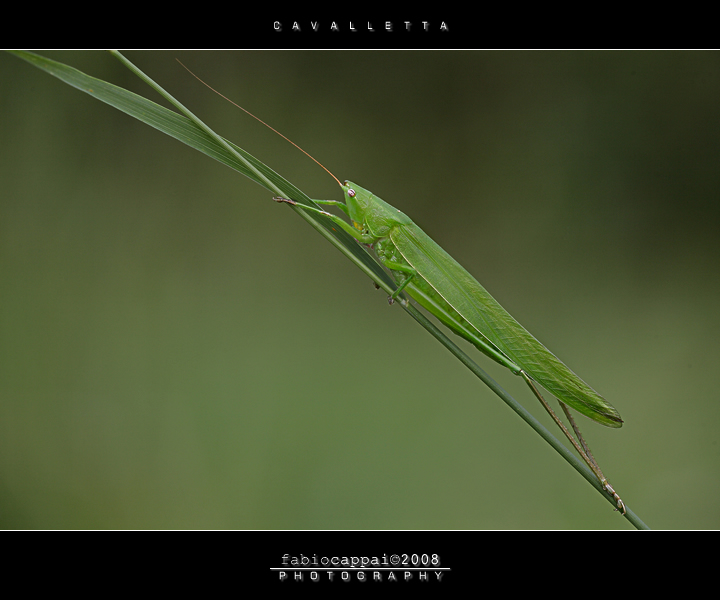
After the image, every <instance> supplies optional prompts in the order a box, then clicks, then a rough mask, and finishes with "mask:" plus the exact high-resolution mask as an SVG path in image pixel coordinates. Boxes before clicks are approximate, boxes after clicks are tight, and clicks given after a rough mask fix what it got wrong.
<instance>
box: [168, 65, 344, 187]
mask: <svg viewBox="0 0 720 600" xmlns="http://www.w3.org/2000/svg"><path fill="white" fill-rule="evenodd" d="M175 60H177V61H178V62H179V63H180V65H181V66H182V67H183V68H184V69H185V70H186V71H187V72H188V73H190V75H192V76H193V77H194V78H195V79H197V80H198V81H199V82H200V83H202V84H203V85H204V86H206V87H208V88H210V89H211V90H212V91H213V92H215V93H216V94H217V95H218V96H220V97H221V98H224V99H225V100H227V101H228V102H229V103H230V104H233V105H235V106H237V107H238V108H239V109H240V110H242V111H243V112H245V113H247V114H249V115H250V116H251V117H252V118H253V119H255V120H257V121H260V122H261V123H262V124H263V125H265V127H267V128H268V129H271V130H272V131H274V132H275V133H277V134H278V135H279V136H280V137H281V138H283V139H284V140H286V141H288V142H290V143H291V144H292V145H293V146H295V147H296V148H297V149H298V150H300V152H302V153H303V154H304V155H305V156H307V157H308V158H311V159H312V160H313V161H315V162H316V163H317V164H318V165H320V166H321V167H322V168H323V169H325V171H326V172H327V173H328V174H329V175H330V177H332V178H333V179H334V180H335V181H337V183H338V185H339V186H340V187H343V184H342V183H340V180H339V179H338V178H337V177H335V175H333V174H332V173H331V172H330V170H329V169H327V168H326V167H325V165H323V164H322V163H321V162H320V161H319V160H317V159H315V158H314V157H313V156H311V155H310V154H308V153H307V152H305V150H303V149H302V148H301V147H300V146H298V145H297V144H296V143H295V142H293V141H292V140H291V139H288V138H286V137H285V136H284V135H283V134H282V133H280V132H279V131H278V130H277V129H275V128H274V127H270V125H268V124H267V123H266V122H265V121H263V120H262V119H260V118H258V117H256V116H255V115H254V114H252V113H251V112H250V111H249V110H246V109H244V108H243V107H242V106H240V105H239V104H237V103H236V102H233V101H232V100H230V98H228V97H227V96H224V95H223V94H221V93H220V92H218V91H217V90H216V89H215V88H213V87H211V86H210V85H208V84H207V83H205V82H204V81H203V80H202V79H200V78H199V77H198V76H197V75H195V73H193V72H192V71H191V70H190V69H188V68H187V67H186V66H185V65H183V64H182V63H181V62H180V59H178V58H176V59H175Z"/></svg>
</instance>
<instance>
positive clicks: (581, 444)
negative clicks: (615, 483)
mask: <svg viewBox="0 0 720 600" xmlns="http://www.w3.org/2000/svg"><path fill="white" fill-rule="evenodd" d="M519 375H521V376H522V378H523V379H524V380H525V382H526V383H527V384H528V386H529V387H530V389H531V390H532V392H533V394H534V395H535V397H536V398H537V399H538V400H540V403H541V404H542V405H543V407H544V408H545V410H546V411H547V412H548V414H549V415H550V416H551V417H552V419H553V421H555V423H556V424H557V426H558V427H559V428H560V429H561V430H562V432H563V433H564V434H565V436H566V437H567V438H568V440H570V443H571V444H572V445H573V447H574V448H575V450H576V451H577V453H578V454H579V455H580V457H581V458H582V459H583V460H584V461H585V464H587V466H588V467H590V470H591V471H592V472H593V474H594V475H595V477H597V479H598V481H599V482H600V485H602V488H603V489H604V490H605V491H606V492H607V493H608V494H610V495H611V496H612V497H613V500H615V504H616V506H617V508H616V509H615V510H616V511H618V510H619V511H622V514H623V515H624V514H625V513H626V509H625V503H624V502H623V501H622V499H621V498H620V496H619V495H618V494H617V492H616V491H615V490H614V489H613V487H612V486H611V485H610V484H609V483H608V481H607V479H605V475H603V472H602V470H601V469H600V466H599V465H598V464H597V461H596V460H595V457H594V456H593V455H592V453H591V452H590V448H589V447H588V445H587V443H586V442H585V439H584V438H583V437H582V434H581V433H580V429H579V428H578V426H577V424H576V423H575V419H573V417H572V415H571V414H570V410H569V408H568V407H567V406H566V405H565V404H564V403H563V402H560V406H561V407H562V409H563V411H564V412H565V415H566V416H567V417H568V420H569V421H570V424H571V426H572V428H573V431H574V432H575V434H576V435H577V436H578V440H579V441H576V440H575V438H574V437H573V436H572V434H571V433H570V432H569V431H568V430H567V427H565V425H564V424H563V422H562V421H561V420H560V419H559V418H558V416H557V415H556V414H555V412H554V411H553V409H552V408H550V405H549V404H548V403H547V401H546V400H545V398H543V396H542V394H541V393H540V390H539V389H538V388H537V386H536V385H535V383H534V382H533V380H532V379H531V378H530V377H529V376H528V375H527V373H525V371H522V370H521V371H520V373H519Z"/></svg>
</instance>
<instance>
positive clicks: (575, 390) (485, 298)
mask: <svg viewBox="0 0 720 600" xmlns="http://www.w3.org/2000/svg"><path fill="white" fill-rule="evenodd" d="M181 64H182V63H181ZM183 66H184V65H183ZM186 68H187V67H186ZM188 70H189V69H188ZM193 75H194V74H193ZM194 76H195V77H196V78H197V76H196V75H194ZM198 79H199V78H198ZM200 81H201V82H202V83H203V84H205V85H207V84H206V83H205V82H204V81H202V80H200ZM208 87H210V86H208ZM210 89H212V90H213V91H214V92H216V93H218V94H219V95H220V96H222V97H223V98H225V96H223V95H222V94H220V93H219V92H217V91H216V90H214V89H213V88H210ZM225 99H226V100H228V101H229V102H232V100H229V99H228V98H225ZM232 103H233V104H235V103H234V102H232ZM235 106H237V107H238V108H240V109H242V110H243V111H245V112H246V113H247V114H249V115H250V116H252V117H253V118H255V119H257V120H258V121H260V122H261V123H262V124H263V125H265V126H266V127H268V128H270V129H271V130H272V131H274V132H275V133H277V134H278V135H280V136H281V137H283V138H284V139H286V140H287V141H289V142H290V143H291V144H293V145H294V146H295V147H296V148H298V149H299V150H300V151H301V152H303V153H304V154H306V155H307V156H308V157H310V158H311V159H312V160H313V161H315V162H316V163H317V164H318V165H320V166H321V167H322V168H323V169H325V171H327V172H328V173H329V174H330V175H331V176H332V177H333V179H335V181H337V183H338V185H340V187H341V189H342V191H343V195H344V198H345V201H344V202H341V201H336V200H314V202H316V203H318V204H322V205H328V206H336V207H337V208H339V209H341V210H342V211H343V212H345V213H346V214H347V216H348V217H349V218H350V220H351V221H352V224H350V223H348V222H347V221H345V220H344V219H342V218H340V217H338V216H336V215H333V214H331V213H329V212H327V211H324V210H321V209H319V208H314V207H311V206H307V205H305V204H302V207H303V208H304V209H305V210H309V211H315V212H317V213H320V214H322V215H324V216H325V217H327V218H329V219H331V220H332V221H333V223H335V224H336V225H338V226H339V227H341V228H342V229H343V230H344V231H346V232H347V233H348V234H350V235H351V236H352V237H353V238H354V239H356V240H357V241H358V242H360V243H362V244H366V245H367V246H369V247H371V248H372V249H373V250H374V252H375V255H376V256H377V258H378V260H379V261H380V263H381V264H382V265H384V266H385V267H386V268H387V269H388V271H389V272H390V274H391V275H392V276H393V278H394V280H395V282H396V283H397V286H398V287H397V289H396V290H395V292H394V293H393V294H392V295H391V296H390V297H389V298H388V300H389V302H390V303H391V304H392V303H393V302H394V301H395V300H396V299H398V298H399V297H400V293H401V292H407V294H408V295H410V296H411V297H412V298H413V299H414V300H415V301H416V302H417V303H418V304H420V305H421V306H422V307H423V308H425V309H426V310H427V311H428V312H430V313H432V314H433V315H434V316H435V317H437V318H438V319H439V320H440V321H441V322H442V323H443V324H444V325H446V326H447V327H448V328H449V329H451V330H452V331H453V332H455V333H456V334H458V335H459V336H461V337H463V338H464V339H466V340H467V341H469V342H470V343H472V344H473V345H474V346H476V347H477V348H478V349H479V350H480V351H481V352H483V353H484V354H485V355H487V356H488V357H490V358H491V359H493V360H495V361H496V362H498V363H500V364H501V365H503V366H505V367H507V368H508V369H510V371H511V372H512V373H513V374H515V375H518V376H520V377H522V378H523V379H524V380H525V382H526V383H527V385H528V386H529V387H530V389H531V390H532V392H533V394H534V395H535V396H536V397H537V398H538V399H539V400H540V402H541V403H542V405H543V406H544V407H545V409H546V410H547V411H548V413H549V414H550V416H551V417H552V418H553V420H554V421H555V422H556V423H557V425H558V426H559V427H560V429H561V430H562V431H563V433H564V434H565V435H566V436H567V438H568V439H569V440H570V442H571V443H572V445H573V446H574V447H575V449H576V450H577V452H578V453H579V454H580V456H581V457H582V458H583V460H584V461H585V462H586V464H587V465H588V466H589V467H590V469H591V470H592V472H593V473H594V474H595V476H596V477H597V478H598V480H599V481H600V483H601V485H602V487H603V489H605V490H606V491H607V492H608V493H609V494H610V495H612V497H613V498H614V500H615V502H616V504H617V508H616V509H615V510H621V511H622V513H623V514H625V512H626V509H625V504H624V503H623V501H622V500H621V499H620V497H619V496H618V494H617V493H616V492H615V490H614V489H613V488H612V486H611V485H610V484H609V483H608V482H607V479H605V476H604V475H603V473H602V471H601V470H600V467H599V466H598V464H597V462H596V460H595V458H594V457H593V455H592V453H591V452H590V449H589V448H588V446H587V444H586V443H585V440H584V439H583V437H582V435H581V434H580V430H579V429H578V427H577V425H576V424H575V421H574V419H573V417H572V415H571V414H570V411H569V409H568V407H571V408H574V409H575V410H577V411H578V412H580V413H582V414H583V415H585V416H587V417H589V418H590V419H592V420H594V421H597V422H598V423H600V424H602V425H605V426H607V427H621V426H622V423H623V421H622V419H621V418H620V415H619V414H618V412H617V410H615V408H614V407H613V406H612V405H611V404H610V403H609V402H607V400H605V399H604V398H603V397H602V396H600V394H598V393H597V392H596V391H595V390H593V389H592V388H591V387H590V386H589V385H587V384H586V383H585V382H584V381H583V380H582V379H580V378H579V377H578V376H577V375H576V374H575V373H573V372H572V371H571V370H570V369H569V368H568V367H567V366H566V365H565V364H564V363H563V362H562V361H560V360H559V359H558V358H557V357H556V356H555V355H554V354H552V353H551V352H550V351H549V350H548V349H547V348H546V347H545V346H543V345H542V344H541V343H540V342H539V341H538V340H537V339H535V338H534V337H533V336H532V335H531V334H530V333H529V332H528V331H527V330H526V329H525V328H524V327H523V326H522V325H520V323H518V322H517V321H516V320H515V319H514V318H513V317H512V316H511V315H510V314H509V313H508V312H507V311H506V310H505V309H504V308H503V307H502V306H500V304H499V303H498V302H497V301H496V300H495V299H494V298H493V297H492V296H491V295H490V294H489V293H488V292H487V291H486V290H485V288H484V287H483V286H482V285H480V283H479V282H478V281H477V280H476V279H475V278H474V277H473V276H472V275H471V274H470V273H468V272H467V271H466V270H465V269H464V268H463V267H462V266H461V265H460V264H459V263H458V262H457V261H455V259H453V258H452V257H451V256H450V255H449V254H448V253H447V252H446V251H445V250H443V249H442V248H441V247H440V246H439V245H438V244H437V243H436V242H434V241H433V240H432V239H431V238H430V236H428V235H427V234H426V233H425V232H424V231H423V230H422V229H420V228H419V227H418V226H417V225H416V224H415V223H413V221H412V220H411V219H410V217H408V216H407V215H405V214H404V213H402V212H401V211H399V210H398V209H396V208H394V207H393V206H391V205H390V204H388V203H387V202H385V201H384V200H382V199H380V198H379V197H377V196H375V195H374V194H372V193H371V192H370V191H368V190H366V189H364V188H362V187H361V186H359V185H357V184H356V183H353V182H351V181H345V183H344V184H343V183H340V180H339V179H338V178H337V177H335V175H333V174H332V173H331V172H330V171H329V170H328V169H327V168H326V167H324V166H323V165H322V164H321V163H320V162H318V161H317V160H316V159H315V158H313V157H312V156H310V155H309V154H308V153H307V152H305V151H304V150H302V148H300V147H299V146H298V145H297V144H295V143H294V142H292V141H291V140H289V139H288V138H286V137H285V136H284V135H282V134H281V133H280V132H278V131H276V130H275V129H273V128H272V127H270V126H269V125H267V123H265V122H264V121H262V120H260V119H259V118H258V117H256V116H255V115H253V114H252V113H250V112H249V111H247V110H245V109H244V108H242V107H241V106H239V105H237V104H235ZM274 199H275V200H276V201H278V202H284V203H288V204H297V202H295V201H294V200H292V199H288V198H280V197H276V198H274ZM401 302H406V300H401ZM536 384H540V385H541V386H543V387H544V388H545V389H547V390H548V391H549V392H550V393H552V394H553V395H554V396H555V397H556V398H557V399H558V400H559V401H560V406H561V407H562V409H563V411H564V413H565V415H566V417H567V418H568V420H569V422H570V424H571V426H572V429H573V430H574V432H575V434H576V436H577V440H576V439H575V438H573V436H572V435H571V434H570V432H569V431H568V430H567V428H566V427H565V425H564V424H563V423H562V421H561V420H560V419H559V418H558V417H557V416H556V415H555V413H554V412H553V410H552V409H551V408H550V406H549V405H548V403H547V402H546V400H545V399H544V398H543V396H542V394H541V393H540V391H539V389H538V387H537V385H536Z"/></svg>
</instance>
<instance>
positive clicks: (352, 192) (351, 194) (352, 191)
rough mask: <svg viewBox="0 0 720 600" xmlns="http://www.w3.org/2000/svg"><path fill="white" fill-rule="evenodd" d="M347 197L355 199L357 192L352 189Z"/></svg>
mask: <svg viewBox="0 0 720 600" xmlns="http://www.w3.org/2000/svg"><path fill="white" fill-rule="evenodd" d="M347 195H348V196H350V197H351V198H354V197H355V190H354V189H352V188H350V189H349V190H348V191H347Z"/></svg>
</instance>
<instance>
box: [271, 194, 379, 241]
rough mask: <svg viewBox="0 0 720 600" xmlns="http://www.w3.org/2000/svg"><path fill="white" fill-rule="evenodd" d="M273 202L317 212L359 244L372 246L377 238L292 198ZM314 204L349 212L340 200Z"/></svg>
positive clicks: (278, 197)
mask: <svg viewBox="0 0 720 600" xmlns="http://www.w3.org/2000/svg"><path fill="white" fill-rule="evenodd" d="M273 200H275V202H284V203H285V204H291V205H292V206H301V207H302V208H304V209H305V210H311V211H313V212H316V213H318V214H321V215H323V216H325V217H327V218H328V219H330V220H331V221H332V222H333V223H335V224H336V225H338V226H339V227H341V228H342V229H343V230H344V231H345V232H347V233H349V234H350V235H351V236H352V237H354V238H355V239H356V240H357V241H358V242H360V243H361V244H372V243H373V242H374V241H375V240H376V239H377V238H375V236H373V235H372V234H369V233H362V232H361V231H360V230H359V229H357V228H355V227H353V226H352V225H350V224H349V223H347V222H346V221H343V220H342V219H341V218H340V217H337V216H335V215H333V214H331V213H329V212H327V211H326V210H320V209H319V208H315V207H314V206H307V205H305V204H300V203H298V202H296V201H295V200H291V199H290V198H281V197H280V196H274V197H273ZM313 202H317V203H318V204H328V205H330V206H337V207H338V208H340V209H341V210H343V211H345V212H346V213H347V212H348V209H347V206H345V204H343V203H342V202H339V201H338V200H313Z"/></svg>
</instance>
